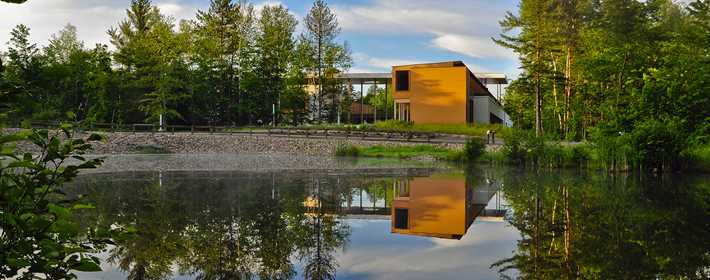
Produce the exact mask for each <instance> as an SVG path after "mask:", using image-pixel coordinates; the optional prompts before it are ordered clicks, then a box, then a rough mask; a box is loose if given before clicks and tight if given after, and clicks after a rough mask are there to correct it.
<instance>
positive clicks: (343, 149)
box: [335, 144, 360, 157]
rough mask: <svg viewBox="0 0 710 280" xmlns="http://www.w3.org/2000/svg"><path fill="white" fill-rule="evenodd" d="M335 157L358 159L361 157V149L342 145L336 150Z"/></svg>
mask: <svg viewBox="0 0 710 280" xmlns="http://www.w3.org/2000/svg"><path fill="white" fill-rule="evenodd" d="M335 155H336V156H339V157H357V156H359V155H360V148H358V147H356V146H354V145H349V144H340V145H338V147H336V148H335Z"/></svg>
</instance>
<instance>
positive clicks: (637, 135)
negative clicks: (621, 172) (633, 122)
mask: <svg viewBox="0 0 710 280" xmlns="http://www.w3.org/2000/svg"><path fill="white" fill-rule="evenodd" d="M680 131H682V130H681V129H679V128H678V125H677V124H676V123H675V122H673V121H659V120H647V121H644V122H642V123H640V124H639V125H637V126H636V128H634V131H633V134H632V135H633V137H632V145H633V148H634V156H635V160H636V163H637V164H639V165H640V167H641V168H644V169H654V168H655V169H659V170H663V169H664V168H670V169H678V168H679V164H680V156H681V152H682V151H683V149H684V147H685V146H686V144H687V141H685V137H683V136H682V133H680Z"/></svg>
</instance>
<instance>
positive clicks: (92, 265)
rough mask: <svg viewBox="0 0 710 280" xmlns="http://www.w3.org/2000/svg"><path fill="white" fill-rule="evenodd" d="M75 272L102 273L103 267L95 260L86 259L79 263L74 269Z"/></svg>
mask: <svg viewBox="0 0 710 280" xmlns="http://www.w3.org/2000/svg"><path fill="white" fill-rule="evenodd" d="M73 269H74V270H77V271H84V272H95V271H101V266H99V264H98V263H96V262H94V260H92V259H89V258H84V259H81V261H79V263H77V264H76V265H75V266H74V267H73Z"/></svg>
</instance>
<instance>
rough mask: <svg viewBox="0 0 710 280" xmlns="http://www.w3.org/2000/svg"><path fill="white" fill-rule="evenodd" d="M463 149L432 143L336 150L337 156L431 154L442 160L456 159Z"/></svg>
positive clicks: (396, 156) (346, 146) (397, 156)
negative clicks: (438, 145) (448, 147)
mask: <svg viewBox="0 0 710 280" xmlns="http://www.w3.org/2000/svg"><path fill="white" fill-rule="evenodd" d="M460 153H461V151H457V150H453V149H447V148H443V147H437V146H432V145H414V146H380V145H376V146H369V147H359V146H353V145H343V146H340V147H338V149H337V150H336V155H337V156H358V157H381V158H400V159H405V158H415V157H425V156H429V157H432V158H435V159H440V160H450V159H455V158H456V157H457V156H458V155H459V154H460Z"/></svg>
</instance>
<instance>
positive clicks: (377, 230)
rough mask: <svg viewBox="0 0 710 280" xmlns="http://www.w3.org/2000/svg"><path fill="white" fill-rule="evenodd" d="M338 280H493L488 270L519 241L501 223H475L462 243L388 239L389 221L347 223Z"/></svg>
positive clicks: (493, 274)
mask: <svg viewBox="0 0 710 280" xmlns="http://www.w3.org/2000/svg"><path fill="white" fill-rule="evenodd" d="M348 224H350V226H351V229H352V235H351V236H350V243H349V244H348V247H347V248H346V250H345V252H344V253H342V254H341V255H339V256H338V260H339V263H340V269H339V270H338V274H337V278H338V279H470V278H471V277H475V278H476V279H498V273H497V270H496V269H490V268H489V267H490V265H491V264H492V263H494V262H496V261H498V260H500V259H503V258H506V257H509V256H510V255H511V252H512V251H514V250H515V241H516V240H518V239H519V237H520V235H519V234H518V232H517V230H515V228H512V227H510V226H508V225H507V224H506V223H504V222H493V221H475V222H474V224H473V225H471V227H470V228H469V230H468V233H466V235H464V237H463V238H461V240H451V239H440V238H431V237H421V236H413V235H402V234H392V233H390V221H389V220H348Z"/></svg>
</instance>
